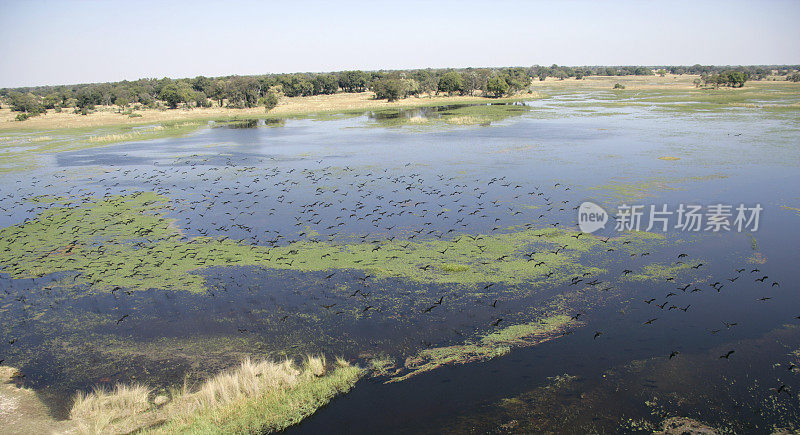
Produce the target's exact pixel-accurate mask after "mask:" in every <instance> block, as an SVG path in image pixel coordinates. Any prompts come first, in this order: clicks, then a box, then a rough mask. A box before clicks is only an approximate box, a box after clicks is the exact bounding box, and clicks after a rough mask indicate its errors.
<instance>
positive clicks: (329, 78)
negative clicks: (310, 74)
mask: <svg viewBox="0 0 800 435" xmlns="http://www.w3.org/2000/svg"><path fill="white" fill-rule="evenodd" d="M311 84H312V85H313V87H314V91H313V92H314V94H315V95H318V94H335V93H336V91H338V90H339V80H338V79H337V78H336V76H334V75H333V74H317V75H315V76H314V78H313V79H312V80H311Z"/></svg>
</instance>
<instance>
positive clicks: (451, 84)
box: [437, 71, 464, 94]
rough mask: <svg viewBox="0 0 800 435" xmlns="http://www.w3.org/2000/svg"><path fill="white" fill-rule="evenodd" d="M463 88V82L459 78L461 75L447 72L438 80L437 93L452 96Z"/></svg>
mask: <svg viewBox="0 0 800 435" xmlns="http://www.w3.org/2000/svg"><path fill="white" fill-rule="evenodd" d="M463 87H464V81H463V79H462V78H461V74H459V73H457V72H455V71H448V72H446V73H444V74H442V77H440V78H439V85H438V86H437V89H438V90H439V92H447V93H448V94H452V93H453V92H458V91H460V90H461V89H463Z"/></svg>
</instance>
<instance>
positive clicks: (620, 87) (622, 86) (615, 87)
mask: <svg viewBox="0 0 800 435" xmlns="http://www.w3.org/2000/svg"><path fill="white" fill-rule="evenodd" d="M614 89H625V85H622V84H619V83H614Z"/></svg>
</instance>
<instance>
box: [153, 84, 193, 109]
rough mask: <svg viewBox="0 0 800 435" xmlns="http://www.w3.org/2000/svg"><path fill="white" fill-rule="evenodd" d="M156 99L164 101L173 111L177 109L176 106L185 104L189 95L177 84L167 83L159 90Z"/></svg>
mask: <svg viewBox="0 0 800 435" xmlns="http://www.w3.org/2000/svg"><path fill="white" fill-rule="evenodd" d="M158 98H159V99H161V100H164V102H166V103H167V105H168V106H169V107H170V108H171V109H175V108H177V107H178V104H180V103H185V102H187V101H188V100H189V95H188V93H187V92H186V90H185V89H183V88H182V87H181V86H180V85H178V84H177V83H168V84H167V85H165V86H164V87H163V88H161V92H159V93H158Z"/></svg>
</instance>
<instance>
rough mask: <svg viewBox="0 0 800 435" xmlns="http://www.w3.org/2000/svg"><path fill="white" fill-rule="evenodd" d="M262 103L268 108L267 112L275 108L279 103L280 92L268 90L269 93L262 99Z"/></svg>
mask: <svg viewBox="0 0 800 435" xmlns="http://www.w3.org/2000/svg"><path fill="white" fill-rule="evenodd" d="M261 104H263V105H264V107H265V108H266V109H267V112H269V111H270V110H272V109H274V108H275V106H277V105H278V94H277V93H276V92H273V91H269V92H267V95H265V96H264V98H262V99H261Z"/></svg>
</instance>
